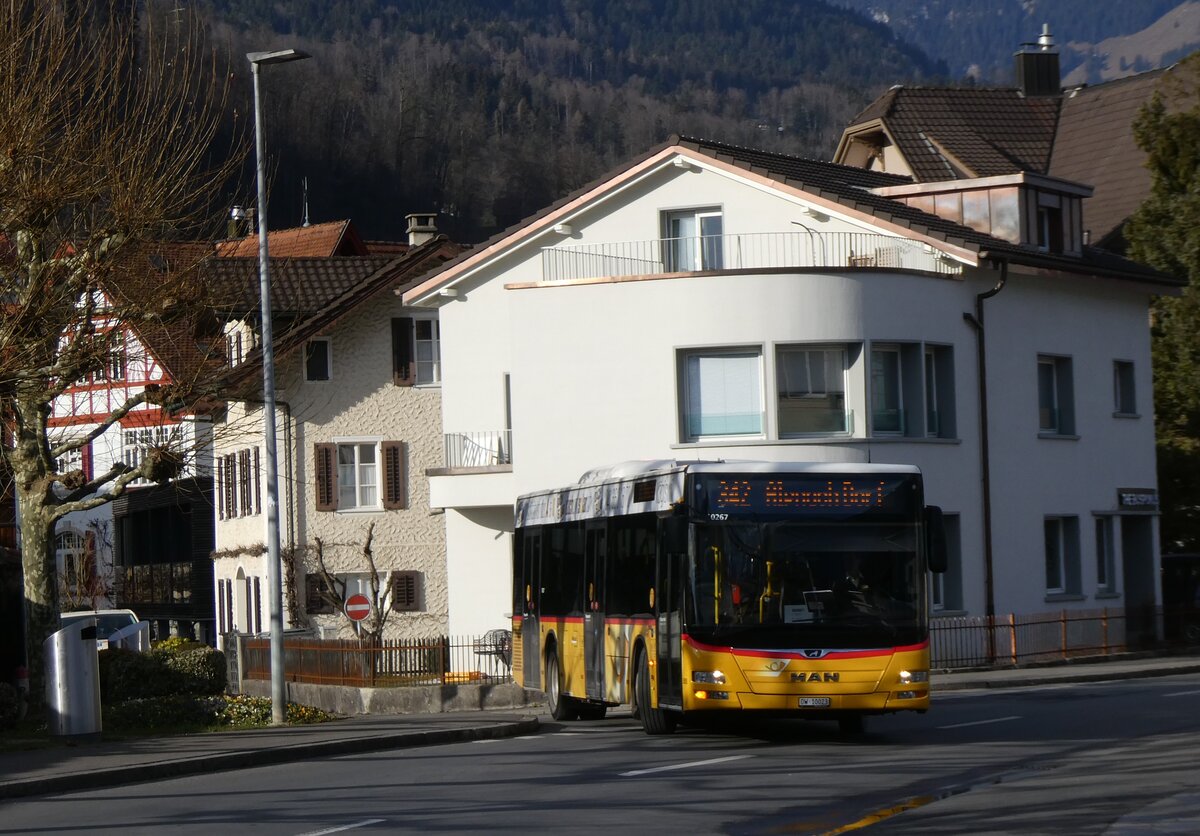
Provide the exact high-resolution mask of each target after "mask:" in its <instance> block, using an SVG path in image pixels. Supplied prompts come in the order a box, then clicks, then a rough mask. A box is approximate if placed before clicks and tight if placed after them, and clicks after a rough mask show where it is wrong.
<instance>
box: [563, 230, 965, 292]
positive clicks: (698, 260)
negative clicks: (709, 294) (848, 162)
mask: <svg viewBox="0 0 1200 836" xmlns="http://www.w3.org/2000/svg"><path fill="white" fill-rule="evenodd" d="M787 267H796V268H839V269H840V268H846V267H851V268H859V269H864V268H866V269H869V268H878V267H890V268H896V269H901V270H922V271H926V272H931V273H941V274H944V275H956V274H958V273H961V272H962V265H961V264H958V263H957V262H954V261H951V260H948V259H946V258H945V256H943V255H942V254H941V253H939V252H936V251H934V250H932V248H928V247H926V246H925V245H924V244H919V243H917V242H915V241H910V240H908V239H906V238H896V237H893V236H890V235H877V234H874V233H863V232H811V233H810V232H752V233H745V234H741V235H706V236H702V237H696V238H658V239H654V240H649V241H618V242H613V243H607V244H573V245H567V246H559V247H543V248H542V281H547V282H558V281H569V280H571V279H593V278H608V277H616V276H643V275H656V274H659V273H682V272H694V271H699V270H753V269H773V268H787Z"/></svg>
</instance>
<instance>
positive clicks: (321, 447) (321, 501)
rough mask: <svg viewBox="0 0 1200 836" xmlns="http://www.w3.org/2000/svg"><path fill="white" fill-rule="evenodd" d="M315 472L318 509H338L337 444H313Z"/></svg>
mask: <svg viewBox="0 0 1200 836" xmlns="http://www.w3.org/2000/svg"><path fill="white" fill-rule="evenodd" d="M313 473H314V474H315V476H316V490H317V510H318V511H336V510H337V495H338V486H337V445H336V444H314V445H313Z"/></svg>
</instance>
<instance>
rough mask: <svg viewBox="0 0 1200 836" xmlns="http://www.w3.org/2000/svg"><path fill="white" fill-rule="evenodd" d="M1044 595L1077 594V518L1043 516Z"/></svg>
mask: <svg viewBox="0 0 1200 836" xmlns="http://www.w3.org/2000/svg"><path fill="white" fill-rule="evenodd" d="M1044 533H1045V541H1046V594H1047V595H1064V594H1075V593H1078V592H1079V518H1078V517H1046V519H1045V523H1044Z"/></svg>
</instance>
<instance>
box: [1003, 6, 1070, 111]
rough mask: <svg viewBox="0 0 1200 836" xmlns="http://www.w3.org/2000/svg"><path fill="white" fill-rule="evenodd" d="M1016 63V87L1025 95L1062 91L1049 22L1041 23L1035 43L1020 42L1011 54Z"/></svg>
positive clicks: (1049, 93) (1046, 94)
mask: <svg viewBox="0 0 1200 836" xmlns="http://www.w3.org/2000/svg"><path fill="white" fill-rule="evenodd" d="M1013 57H1014V58H1015V59H1016V65H1017V88H1018V89H1019V90H1020V91H1021V93H1022V94H1023V95H1025V96H1057V95H1059V94H1060V93H1061V92H1062V79H1061V77H1060V75H1059V68H1058V49H1057V48H1056V47H1055V46H1054V38H1053V36H1052V35H1051V34H1050V24H1049V23H1043V24H1042V34H1041V36H1040V37H1038V39H1037V43H1036V44H1021V48H1020V49H1019V50H1017V52H1016V53H1015V54H1014V56H1013Z"/></svg>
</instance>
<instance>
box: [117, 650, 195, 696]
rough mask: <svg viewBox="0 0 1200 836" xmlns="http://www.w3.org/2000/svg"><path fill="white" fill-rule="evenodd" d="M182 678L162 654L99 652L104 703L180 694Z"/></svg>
mask: <svg viewBox="0 0 1200 836" xmlns="http://www.w3.org/2000/svg"><path fill="white" fill-rule="evenodd" d="M181 679H182V677H181V676H180V675H179V674H177V673H176V672H175V671H173V670H171V669H169V668H168V667H167V666H166V665H165V664H164V663H163V656H162V655H159V654H155V653H138V652H137V651H136V650H126V649H124V648H120V647H110V648H108V649H107V650H102V651H100V698H101V701H102V702H103V703H105V704H107V703H119V702H125V701H127V700H139V699H147V698H150V697H166V696H170V695H172V694H179V693H181V692H182V690H183V688H182V682H181Z"/></svg>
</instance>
